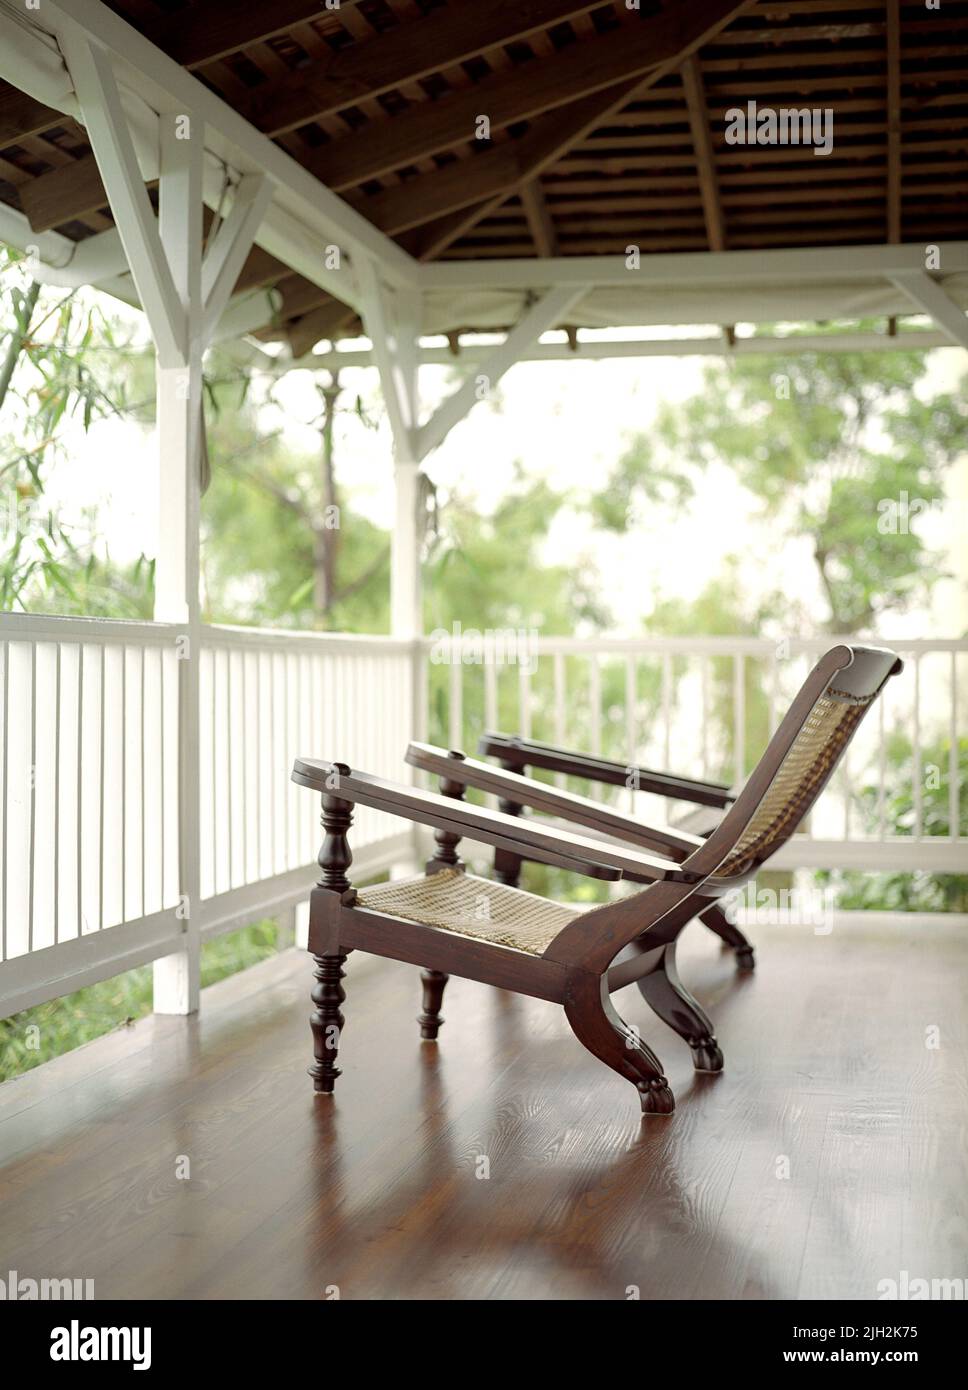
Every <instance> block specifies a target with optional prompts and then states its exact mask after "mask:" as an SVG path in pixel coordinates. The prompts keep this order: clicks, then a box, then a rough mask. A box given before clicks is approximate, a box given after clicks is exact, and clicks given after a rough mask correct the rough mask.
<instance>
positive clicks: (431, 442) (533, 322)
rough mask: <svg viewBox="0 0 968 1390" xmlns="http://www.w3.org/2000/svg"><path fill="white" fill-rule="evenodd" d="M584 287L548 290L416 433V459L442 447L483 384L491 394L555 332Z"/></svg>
mask: <svg viewBox="0 0 968 1390" xmlns="http://www.w3.org/2000/svg"><path fill="white" fill-rule="evenodd" d="M586 292H587V291H586V288H585V286H583V285H581V286H575V285H566V286H560V287H559V288H558V289H554V290H549V291H548V293H547V294H546V295H544V296H543V297H542V298H541V299H539V300H538V302H537V304H533V305H532V306H531V308H530V309H529V310H528V311H527V313H526V314H525V315H524V317H523V318H522V319H521V321H520V322H519V323H517V324H515V326H514V328H512V329H511V331H510V333H509V334H508V335H507V337H506V338H505V339H504V342H503V343H500V344H499V345H498V346H497V347H496V348H495V349H494V350H493V352H491V353H490V354H489V355H488V356H487V357H486V358H485V359H484V361H483V362H482V363H481V365H480V368H479V369H478V371H476V372H475V373H473V374H472V375H471V376H469V377H468V378H467V380H466V381H464V382H463V383H462V384H461V385H460V386H459V387H458V388H457V390H456V391H455V392H454V393H453V395H451V396H448V398H447V400H445V401H444V403H443V405H441V406H439V407H438V408H437V410H436V411H435V412H434V414H433V415H432V416H431V417H430V419H429V420H428V421H427V423H426V424H425V425H423V426H421V428H420V429H419V430H418V431H417V441H416V442H417V449H416V455H415V457H416V458H417V460H418V461H419V462H421V463H422V462H423V460H424V459H425V458H426V457H427V455H428V454H429V453H430V451H431V449H436V448H437V446H438V444H442V443H443V441H444V440H445V439H446V438H447V436H448V434H449V433H450V431H451V430H452V429H453V428H454V426H455V425H456V424H457V423H458V422H459V421H460V420H462V419H463V418H464V416H465V415H466V414H467V412H468V411H469V410H470V409H471V407H472V406H474V405H475V404H476V402H477V401H478V400H480V399H481V395H480V381H481V378H482V377H485V378H486V381H487V387H486V389H487V390H492V389H493V388H494V387H495V386H496V385H497V383H498V382H499V381H500V379H501V377H502V376H503V375H504V373H505V372H506V371H507V370H508V368H509V367H513V366H514V364H515V362H517V361H518V360H519V359H520V358H521V357H522V356H523V355H524V353H526V352H527V351H528V349H529V348H530V347H532V346H533V345H534V344H535V343H536V342H537V341H538V339H539V338H540V337H541V335H542V333H544V332H546V331H547V329H549V328H553V327H554V326H555V324H556V323H559V322H560V321H561V319H562V318H563V317H564V316H565V314H567V312H568V310H569V309H570V308H571V307H572V305H573V304H575V303H577V301H578V300H579V299H581V298H582V297H583V296H584V295H585V294H586Z"/></svg>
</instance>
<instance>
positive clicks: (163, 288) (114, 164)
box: [65, 33, 187, 366]
mask: <svg viewBox="0 0 968 1390" xmlns="http://www.w3.org/2000/svg"><path fill="white" fill-rule="evenodd" d="M65 53H66V56H67V62H68V66H69V69H70V74H71V78H72V79H73V82H74V88H75V90H76V92H77V95H78V99H79V100H80V102H81V105H82V106H83V107H84V109H85V112H86V113H87V120H88V126H87V130H88V135H89V136H90V140H91V147H92V149H93V151H94V157H95V159H96V160H97V165H98V169H99V170H100V173H101V178H102V179H103V180H104V187H105V189H106V190H107V194H108V197H109V198H110V200H111V211H112V212H113V214H114V219H115V222H116V223H117V228H118V232H119V234H120V237H121V242H122V244H123V246H124V252H125V255H126V257H127V261H128V265H129V266H130V268H131V274H132V275H133V277H134V282H135V285H136V286H137V290H138V297H139V298H140V300H141V303H142V305H143V307H144V311H145V313H146V314H147V316H148V322H149V323H150V325H151V333H152V337H153V338H154V342H155V347H156V348H157V351H158V360H159V362H160V363H161V365H162V366H174V365H177V364H178V363H180V362H183V361H184V359H185V354H186V350H187V345H186V343H185V341H184V336H183V332H182V326H181V323H182V315H181V309H180V304H179V296H178V293H177V291H176V288H175V282H174V280H173V279H172V274H171V269H170V267H169V264H168V259H167V257H166V255H165V249H164V247H163V245H162V241H161V236H160V234H159V231H158V224H157V222H156V220H155V214H154V211H153V209H152V206H151V202H150V201H149V198H148V191H147V189H146V188H145V185H144V180H143V178H142V175H141V169H140V168H139V166H138V157H137V155H136V154H135V149H134V144H133V142H132V139H131V132H130V131H129V129H128V123H127V117H126V116H125V113H124V109H123V107H122V105H121V94H120V92H119V91H118V85H117V82H116V81H115V78H114V73H113V70H112V66H111V60H110V58H109V57H108V55H107V53H105V52H104V50H103V49H100V48H98V47H97V46H96V45H95V44H92V43H90V42H88V40H87V39H86V38H85V37H84V36H83V35H82V34H77V33H71V34H70V35H67V36H65Z"/></svg>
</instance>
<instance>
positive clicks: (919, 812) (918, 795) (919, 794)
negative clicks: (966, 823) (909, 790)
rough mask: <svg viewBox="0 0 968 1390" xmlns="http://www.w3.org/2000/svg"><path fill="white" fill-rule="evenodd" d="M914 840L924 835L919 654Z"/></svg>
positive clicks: (917, 667)
mask: <svg viewBox="0 0 968 1390" xmlns="http://www.w3.org/2000/svg"><path fill="white" fill-rule="evenodd" d="M913 772H914V838H915V839H916V840H920V839H921V836H922V834H923V833H924V788H923V787H922V785H921V778H922V772H921V653H920V652H916V653H915V657H914V769H913Z"/></svg>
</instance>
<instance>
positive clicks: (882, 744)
mask: <svg viewBox="0 0 968 1390" xmlns="http://www.w3.org/2000/svg"><path fill="white" fill-rule="evenodd" d="M886 703H887V691H886V690H885V691H884V693H883V695H882V696H881V698H880V699H879V700H878V702H877V836H878V839H880V840H883V839H884V838H885V837H886V835H887V736H886V733H885V728H884V709H885V706H886Z"/></svg>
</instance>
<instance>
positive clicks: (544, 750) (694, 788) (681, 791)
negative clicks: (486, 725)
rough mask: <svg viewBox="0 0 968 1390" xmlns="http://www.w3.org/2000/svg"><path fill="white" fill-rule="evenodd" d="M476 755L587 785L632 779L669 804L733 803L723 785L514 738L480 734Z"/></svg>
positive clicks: (618, 784) (615, 784) (622, 783)
mask: <svg viewBox="0 0 968 1390" xmlns="http://www.w3.org/2000/svg"><path fill="white" fill-rule="evenodd" d="M477 751H478V752H479V753H484V754H486V755H487V756H488V757H491V758H499V759H500V760H501V762H502V763H505V764H510V765H513V767H514V768H515V769H517V768H526V767H540V768H544V769H546V770H547V771H548V772H563V773H565V775H566V776H568V777H585V778H587V779H588V781H590V782H602V783H604V784H607V785H608V786H612V787H627V786H629V785H630V782H629V778H630V776H634V778H635V787H636V790H637V791H643V792H655V793H657V794H658V795H659V796H665V797H668V798H669V799H670V800H672V801H692V802H695V803H696V804H697V805H699V806H718V807H720V808H725V807H727V806H731V805H732V803H733V802H734V801H735V799H736V798H735V796H734V794H733V793H732V792H731V791H730V789H729V787H727V786H726V784H725V783H724V782H702V781H699V780H698V779H697V778H695V777H678V776H675V775H674V774H673V773H670V772H657V771H656V770H655V769H654V768H648V767H636V766H634V765H629V764H626V763H618V762H612V761H610V760H609V759H608V758H598V757H595V756H593V755H592V754H589V753H574V752H571V751H570V750H569V749H567V748H555V747H554V746H553V745H552V744H550V743H537V742H535V741H534V740H533V739H526V738H519V737H518V735H517V734H482V735H481V737H480V740H479V742H478V745H477Z"/></svg>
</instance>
